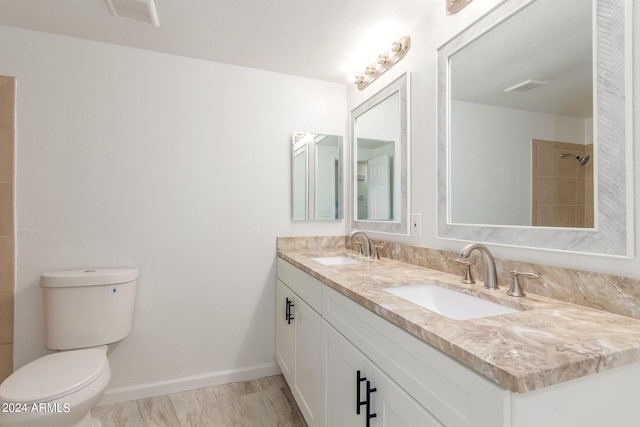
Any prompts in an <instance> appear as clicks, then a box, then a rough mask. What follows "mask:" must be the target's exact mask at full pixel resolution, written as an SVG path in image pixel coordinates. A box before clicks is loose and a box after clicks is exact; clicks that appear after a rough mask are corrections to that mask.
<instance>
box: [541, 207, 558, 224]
mask: <svg viewBox="0 0 640 427" xmlns="http://www.w3.org/2000/svg"><path fill="white" fill-rule="evenodd" d="M537 216H538V223H537V224H536V225H539V226H547V227H555V226H556V220H557V216H558V207H557V206H555V205H552V206H540V205H538V215H537Z"/></svg>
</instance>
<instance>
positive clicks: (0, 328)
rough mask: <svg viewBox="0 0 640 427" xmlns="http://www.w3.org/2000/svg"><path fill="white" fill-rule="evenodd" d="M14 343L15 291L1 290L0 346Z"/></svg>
mask: <svg viewBox="0 0 640 427" xmlns="http://www.w3.org/2000/svg"><path fill="white" fill-rule="evenodd" d="M11 343H13V289H3V290H0V344H11Z"/></svg>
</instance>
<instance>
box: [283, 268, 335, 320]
mask: <svg viewBox="0 0 640 427" xmlns="http://www.w3.org/2000/svg"><path fill="white" fill-rule="evenodd" d="M278 279H280V280H281V281H282V282H283V283H284V284H285V285H287V286H288V287H289V288H291V290H292V291H293V292H295V293H296V294H297V295H298V296H299V297H300V298H302V299H303V300H304V301H305V302H306V303H307V304H309V305H310V306H311V308H313V309H314V310H315V311H317V312H318V313H321V312H322V287H323V286H324V284H323V283H322V282H321V281H319V280H318V279H315V278H313V277H311V276H309V275H308V274H307V273H305V272H304V271H302V270H300V269H299V268H298V267H295V266H293V265H291V264H289V263H288V262H287V261H284V260H283V259H281V258H278Z"/></svg>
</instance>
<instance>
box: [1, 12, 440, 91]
mask: <svg viewBox="0 0 640 427" xmlns="http://www.w3.org/2000/svg"><path fill="white" fill-rule="evenodd" d="M155 4H156V9H157V13H158V17H159V21H160V26H159V27H154V26H152V25H149V24H144V23H139V22H136V21H131V20H124V19H119V18H116V17H114V16H113V15H112V14H111V12H110V9H109V6H108V4H107V1H106V0H2V1H0V25H7V26H14V27H20V28H25V29H30V30H36V31H42V32H47V33H53V34H59V35H64V36H71V37H78V38H82V39H88V40H94V41H99V42H105V43H111V44H116V45H122V46H130V47H135V48H141V49H147V50H152V51H157V52H164V53H169V54H174V55H181V56H186V57H192V58H199V59H205V60H210V61H216V62H222V63H226V64H233V65H239V66H246V67H251V68H258V69H262V70H268V71H274V72H278V73H285V74H292V75H296V76H301V77H308V78H313V79H319V80H326V81H333V82H339V83H344V82H345V81H346V78H347V76H348V75H352V74H354V73H355V72H358V71H361V70H362V68H363V67H364V66H366V65H368V63H369V62H370V60H371V58H375V56H376V55H377V54H378V53H379V52H380V51H382V50H386V49H387V48H389V47H390V46H391V43H392V42H393V41H394V40H396V39H398V38H400V37H402V36H405V35H410V34H409V31H410V30H411V29H412V28H414V27H415V25H416V23H417V21H418V20H419V19H420V17H421V16H422V15H423V14H424V13H425V11H426V9H427V8H428V7H433V5H434V3H433V2H432V1H429V0H155ZM439 7H442V8H444V5H439ZM441 12H442V13H443V14H444V10H442V11H441Z"/></svg>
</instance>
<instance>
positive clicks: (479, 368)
mask: <svg viewBox="0 0 640 427" xmlns="http://www.w3.org/2000/svg"><path fill="white" fill-rule="evenodd" d="M278 256H279V257H280V258H282V259H284V260H285V261H288V262H290V263H291V264H293V265H295V266H296V267H298V268H300V269H301V270H303V271H305V272H306V273H308V274H309V275H311V276H313V277H315V278H316V279H318V280H320V281H321V282H323V283H325V284H326V285H327V286H329V287H331V288H333V289H335V290H336V291H338V292H340V293H341V294H343V295H345V296H347V297H348V298H350V299H351V300H353V301H355V302H357V303H359V304H360V305H362V306H363V307H365V308H367V309H369V310H370V311H372V312H374V313H376V314H378V315H379V316H381V317H383V318H385V319H387V320H388V321H390V322H392V323H393V324H395V325H397V326H398V327H400V328H401V329H403V330H405V331H407V332H409V333H410V334H412V335H414V336H416V337H417V338H419V339H420V340H422V341H424V342H425V343H427V344H429V345H431V346H432V347H434V348H437V349H438V350H440V351H442V352H443V353H445V354H447V355H449V356H451V357H452V358H454V359H456V360H457V361H459V362H460V363H462V364H463V365H465V366H467V367H469V368H470V369H473V370H474V371H476V372H478V373H479V374H481V375H483V376H484V377H486V378H488V379H490V380H492V381H494V382H496V383H498V384H500V385H501V386H502V387H504V388H505V389H508V390H511V391H513V392H516V393H526V392H530V391H533V390H537V389H540V388H543V387H548V386H551V385H554V384H558V383H561V382H564V381H568V380H572V379H575V378H580V377H583V376H586V375H591V374H595V373H597V372H601V371H605V370H607V369H613V368H616V367H619V366H623V365H626V364H630V363H634V362H639V361H640V320H637V319H633V318H629V317H624V316H619V315H616V314H612V313H608V312H604V311H599V310H593V309H589V308H585V307H581V306H577V305H573V304H569V303H565V302H561V301H557V300H553V299H550V298H545V297H540V296H536V295H530V294H527V296H526V297H522V298H515V297H510V296H508V295H507V294H506V291H507V288H508V287H506V286H505V284H501V288H500V289H499V290H496V291H491V290H485V289H484V288H483V287H482V282H481V281H477V282H476V283H475V284H473V285H465V284H463V283H461V282H460V277H458V276H454V275H451V274H448V273H443V272H441V271H436V270H432V269H428V268H422V267H418V266H415V265H411V264H405V263H402V262H399V261H394V260H390V259H386V258H383V259H379V260H374V259H367V258H363V257H361V256H358V255H356V254H355V252H353V251H349V250H345V249H291V250H287V249H279V250H278ZM319 256H349V257H353V258H357V259H359V260H361V261H362V263H360V264H355V265H340V266H326V265H323V264H320V263H319V262H317V261H314V260H313V259H312V258H314V257H319ZM425 279H435V280H438V281H439V282H442V283H443V284H444V285H446V286H447V287H450V288H451V289H455V290H459V291H462V292H465V293H469V294H471V295H474V296H478V297H481V298H484V299H487V300H489V301H493V302H497V303H500V304H502V305H506V306H509V307H512V308H516V309H518V310H522V311H520V312H518V313H515V314H507V315H501V316H494V317H485V318H480V319H470V320H452V319H449V318H447V317H444V316H441V315H439V314H437V313H434V312H432V311H429V310H427V309H425V308H422V307H420V306H418V305H415V304H413V303H411V302H408V301H406V300H404V299H402V298H400V297H397V296H395V295H392V294H390V293H388V292H385V291H383V289H385V288H389V287H395V286H404V285H407V284H411V283H413V282H418V281H422V280H425ZM525 280H526V279H525Z"/></svg>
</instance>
